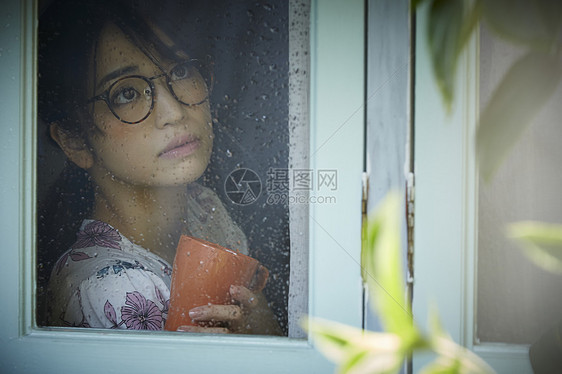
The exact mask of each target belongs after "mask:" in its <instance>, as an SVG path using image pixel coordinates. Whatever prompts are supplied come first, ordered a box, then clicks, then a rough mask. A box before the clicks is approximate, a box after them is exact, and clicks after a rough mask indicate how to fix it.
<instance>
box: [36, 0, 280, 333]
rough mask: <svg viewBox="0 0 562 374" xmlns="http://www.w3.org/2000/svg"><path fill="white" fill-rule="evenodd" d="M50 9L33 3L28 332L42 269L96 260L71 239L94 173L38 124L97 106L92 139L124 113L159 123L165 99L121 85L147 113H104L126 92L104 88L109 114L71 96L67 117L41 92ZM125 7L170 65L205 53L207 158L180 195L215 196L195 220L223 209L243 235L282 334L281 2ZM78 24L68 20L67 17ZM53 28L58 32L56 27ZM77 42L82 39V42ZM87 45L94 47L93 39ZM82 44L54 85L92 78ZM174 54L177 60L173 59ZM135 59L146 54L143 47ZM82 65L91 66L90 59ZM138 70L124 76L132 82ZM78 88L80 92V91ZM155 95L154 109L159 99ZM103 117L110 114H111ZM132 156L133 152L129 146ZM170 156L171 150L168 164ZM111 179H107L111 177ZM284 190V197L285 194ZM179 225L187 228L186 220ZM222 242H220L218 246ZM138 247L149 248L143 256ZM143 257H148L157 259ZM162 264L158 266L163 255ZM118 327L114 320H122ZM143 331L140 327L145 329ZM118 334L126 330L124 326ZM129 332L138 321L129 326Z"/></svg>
mask: <svg viewBox="0 0 562 374" xmlns="http://www.w3.org/2000/svg"><path fill="white" fill-rule="evenodd" d="M57 3H58V2H57V1H54V2H53V1H48V2H44V3H42V4H41V6H40V21H39V22H40V33H39V45H40V47H39V74H40V79H39V85H40V87H39V99H38V101H39V105H38V106H39V114H40V118H39V119H38V126H39V129H38V134H39V135H38V139H39V140H38V160H37V165H38V167H37V169H38V173H37V181H38V183H37V187H38V188H37V190H38V196H37V199H38V215H37V223H38V249H37V250H38V253H37V259H38V262H37V267H38V284H37V287H38V288H37V289H38V310H37V319H38V323H39V325H43V324H48V323H49V322H47V321H46V320H45V312H44V310H45V300H46V299H47V298H48V297H49V296H46V288H47V284H48V279H49V275H50V274H51V272H53V269H54V271H57V266H60V268H61V269H64V266H68V261H77V260H83V259H85V258H86V256H88V257H87V258H92V257H97V255H98V253H97V252H96V253H95V254H94V253H93V252H92V253H90V252H88V251H87V250H83V251H79V249H80V248H89V247H87V246H86V247H84V246H82V247H79V246H77V245H76V233H77V232H78V231H79V228H80V225H81V223H82V221H83V220H84V219H89V218H93V216H94V215H95V214H97V212H96V210H94V209H93V203H94V201H95V200H96V199H97V198H99V196H100V195H99V194H100V193H101V192H100V189H99V188H96V187H94V186H95V185H96V184H95V181H96V178H97V177H95V176H94V177H92V175H91V173H88V172H85V171H84V170H83V169H81V168H79V167H77V166H76V165H75V164H74V163H71V162H68V161H67V160H66V157H65V155H64V154H63V152H61V150H60V148H59V147H58V146H57V144H56V143H55V142H53V141H52V139H50V136H49V124H50V123H53V122H55V123H63V122H65V121H69V117H71V116H70V115H69V114H68V111H72V109H74V110H75V111H77V108H79V109H80V111H82V112H84V113H86V114H85V116H87V115H88V113H90V114H91V113H92V110H93V111H94V113H100V111H102V110H105V111H106V112H103V113H104V116H106V117H103V120H100V121H98V122H96V123H101V124H103V125H100V126H98V130H99V129H101V130H102V132H103V131H105V132H106V134H109V132H110V129H114V127H111V126H114V125H113V124H114V123H116V122H115V121H116V119H117V120H119V119H121V118H120V117H119V116H120V115H121V116H129V114H130V113H134V114H135V115H136V114H137V112H138V111H139V110H140V111H142V112H143V113H145V112H146V111H149V115H148V116H147V117H146V122H145V124H146V123H148V121H151V120H152V118H154V117H156V116H158V115H159V114H158V106H159V104H160V105H163V104H162V103H163V102H164V101H163V100H164V99H163V98H165V97H166V98H168V99H169V97H168V96H167V95H169V94H168V93H164V92H167V91H164V90H163V88H162V87H164V86H163V83H159V82H158V81H157V80H155V83H154V87H155V88H154V87H153V88H151V90H152V91H154V92H155V93H154V92H152V91H150V92H149V91H148V88H150V82H148V80H147V79H145V78H136V80H135V85H129V86H127V87H133V88H134V89H135V92H137V93H138V92H139V91H143V90H144V91H143V95H144V99H143V100H149V101H150V100H151V99H152V95H155V96H154V99H152V100H153V104H152V105H153V106H154V108H156V109H154V112H150V105H149V104H142V105H145V106H146V107H141V109H142V110H141V109H139V107H138V106H137V107H131V108H132V109H131V108H129V109H127V108H125V109H122V107H121V108H120V109H115V108H116V107H117V105H118V104H121V105H122V102H123V100H130V99H131V98H132V96H131V94H132V91H130V89H129V88H127V89H129V91H126V90H124V89H121V88H120V89H121V91H119V92H117V91H116V90H112V91H111V90H108V92H110V96H109V99H110V100H121V102H118V101H115V104H114V105H115V106H113V107H112V106H111V105H110V106H108V107H109V109H111V111H112V113H113V114H111V113H110V112H108V111H107V108H103V107H102V106H103V105H106V104H104V103H103V100H97V101H95V100H94V101H90V102H88V103H87V104H84V103H83V102H80V100H79V99H76V100H75V101H73V103H74V104H73V105H74V107H70V109H69V108H68V107H63V106H57V100H58V99H60V97H59V96H57V95H59V94H57V93H56V92H55V91H56V90H53V92H50V91H49V89H48V88H46V87H49V85H53V84H55V85H57V81H56V78H57V77H56V73H53V72H48V69H49V67H50V66H52V64H53V62H52V61H59V60H60V59H59V60H57V59H56V58H55V59H53V58H52V56H50V55H49V52H46V51H48V50H49V48H51V46H52V45H56V43H57V39H58V38H59V37H60V35H59V34H58V33H59V31H58V30H56V27H54V26H53V25H51V24H48V23H47V21H42V19H46V17H52V15H51V14H50V12H51V10H50V9H52V7H56V6H57ZM134 4H135V7H136V8H135V9H136V10H138V11H139V14H142V15H149V16H150V22H149V24H150V25H156V26H157V28H159V29H161V30H162V32H163V33H164V34H165V35H172V36H173V38H172V40H173V42H172V47H171V48H170V42H168V40H167V39H166V38H163V39H164V43H163V44H164V45H165V46H166V47H168V49H170V50H171V51H172V54H173V53H176V57H177V56H180V57H184V56H183V55H182V53H184V52H183V51H187V54H188V55H189V58H197V59H200V60H203V59H207V58H208V57H209V56H211V57H212V63H210V64H209V66H210V67H212V70H213V84H212V90H211V89H210V87H209V103H210V106H209V113H210V121H208V122H209V123H207V125H208V126H211V127H212V131H213V137H214V139H213V145H212V152H211V155H210V159H209V162H208V165H207V166H206V167H205V168H204V172H203V173H202V175H201V176H200V177H198V178H197V179H196V180H195V181H194V182H193V183H197V184H198V185H200V186H203V187H204V188H205V189H204V190H197V189H195V190H194V189H193V188H192V185H189V184H188V185H187V186H186V188H187V191H188V192H187V195H188V196H191V197H192V198H193V199H197V198H200V197H201V196H208V195H205V193H201V191H207V190H206V189H209V190H210V191H212V194H211V195H210V196H215V195H216V197H218V200H214V199H211V201H209V200H205V201H203V203H200V204H199V206H200V207H202V209H203V211H202V212H201V211H199V212H196V213H197V220H198V221H197V222H198V223H199V224H201V225H203V226H204V225H207V224H208V225H209V226H211V225H212V224H213V223H212V221H213V220H219V219H221V216H220V215H221V214H223V211H225V212H227V214H228V215H229V216H230V217H231V218H232V221H233V223H234V225H236V226H238V227H239V228H240V229H241V231H242V232H243V233H244V236H245V238H247V243H248V248H249V255H250V256H252V257H254V258H256V259H257V260H259V261H260V262H261V263H262V264H263V265H264V266H265V267H267V269H268V270H269V281H268V283H267V286H266V288H265V290H264V294H265V296H266V298H267V300H268V301H269V306H270V307H271V310H272V311H273V312H274V314H275V316H276V318H277V320H278V322H279V325H280V326H281V328H282V330H283V333H284V334H287V333H288V298H289V283H290V280H289V274H290V255H291V249H290V238H291V237H290V232H289V223H290V222H289V218H290V217H289V204H288V201H287V199H279V198H274V199H272V198H271V195H272V193H273V192H274V191H273V189H274V188H280V187H281V188H285V187H286V186H287V184H286V183H288V179H285V178H286V177H287V178H288V173H283V171H287V170H288V168H289V143H290V140H289V138H290V133H289V122H288V119H289V4H288V3H287V2H281V1H280V2H274V3H273V2H272V3H269V2H261V1H238V2H234V3H230V2H226V1H225V2H202V1H195V2H189V4H185V3H183V2H179V1H177V2H175V1H169V0H167V1H164V2H158V4H155V3H154V2H134ZM79 17H80V16H78V15H77V18H79ZM127 21H128V20H127ZM42 22H43V23H42ZM92 22H93V21H92ZM125 24H127V22H125ZM55 25H57V24H56V23H55ZM53 27H54V28H53ZM61 30H62V29H61ZM60 32H62V31H60ZM144 38H146V37H145V36H144V35H143V36H142V38H141V39H142V40H144ZM53 40H54V41H53ZM70 40H71V41H76V40H75V39H73V38H70ZM86 40H88V39H87V38H86ZM84 44H87V42H84ZM90 44H92V45H93V44H95V43H90ZM133 44H134V43H133ZM65 45H66V46H69V45H71V44H68V43H67V44H65ZM135 45H136V44H135ZM91 48H92V47H91V46H90V47H84V46H82V50H80V51H75V52H72V53H68V56H71V58H74V57H72V56H73V54H74V55H76V56H77V60H76V61H77V62H76V64H75V67H76V69H75V70H74V71H72V72H70V71H68V70H67V71H64V73H65V77H60V80H61V84H64V83H68V80H71V79H75V80H76V79H77V78H76V77H85V78H84V81H88V79H90V80H91V79H92V74H91V73H88V70H87V67H83V68H82V70H81V68H80V67H79V66H80V65H79V62H80V56H83V54H85V53H86V54H87V53H91ZM96 48H97V49H96V53H99V54H100V55H102V53H103V47H102V46H97V47H96ZM147 48H148V49H149V54H153V55H155V56H157V57H159V56H163V55H164V53H162V52H160V51H159V50H158V47H157V48H156V52H154V51H153V50H152V48H153V46H152V45H151V44H150V43H148V47H147ZM179 50H181V51H182V52H178V51H179ZM141 52H142V53H145V52H146V51H141ZM107 53H112V52H111V51H110V52H107ZM145 55H146V53H145ZM110 56H112V55H110ZM59 57H60V56H59ZM157 59H158V60H159V61H160V60H161V61H166V58H164V57H162V58H157ZM89 61H90V63H91V61H92V59H90V60H89ZM147 61H148V60H147ZM103 63H105V62H99V61H96V62H95V63H94V64H98V65H96V66H102V65H101V64H103ZM49 64H51V65H49ZM149 64H150V63H149V62H145V65H142V66H141V67H140V69H139V71H140V73H144V72H145V71H144V70H143V69H148V68H146V66H147V65H149ZM162 65H163V66H162V68H163V69H162V71H166V66H164V65H166V63H165V62H163V63H162ZM110 66H111V64H110ZM90 67H91V65H90ZM151 69H154V67H151ZM140 73H139V72H133V74H140ZM176 73H177V72H175V73H174V74H176ZM180 73H181V72H180ZM59 74H60V72H59ZM66 74H68V77H66ZM169 74H171V73H169ZM141 75H142V74H141ZM144 75H145V76H146V77H147V78H151V79H152V76H149V74H148V73H147V74H144ZM154 76H157V75H154ZM174 77H176V76H174ZM176 78H177V77H176ZM156 79H161V78H156ZM166 79H168V78H164V79H162V81H165V80H166ZM169 83H170V82H168V84H169ZM190 84H192V85H193V84H195V83H192V82H191V81H190ZM90 86H91V84H90ZM137 86H138V87H140V88H138V87H137ZM141 86H142V87H141ZM144 86H146V87H148V88H146V87H144ZM209 86H210V85H209ZM104 87H106V86H104ZM115 87H119V86H115ZM89 88H91V87H89ZM89 88H88V92H90V90H89ZM96 88H97V87H96ZM173 90H174V89H172V90H171V91H169V92H171V94H172V95H174V92H172V91H173ZM175 90H177V88H176V89H175ZM92 91H93V92H94V93H95V94H96V95H97V94H98V93H99V92H98V91H101V90H97V91H96V89H95V88H94V89H93V90H92ZM178 92H179V91H178ZM119 95H120V96H119ZM177 95H178V94H176V99H177V100H178V101H179V102H181V100H180V98H181V97H180V98H178V97H177ZM180 96H181V95H180ZM76 97H77V96H75V98H76ZM170 97H172V96H170ZM159 98H160V100H161V101H160V102H159V101H158V100H159ZM67 102H68V100H67ZM139 105H140V104H139ZM180 105H181V104H180ZM100 108H101V109H100ZM184 109H185V108H184ZM116 113H117V114H116ZM141 114H142V113H141ZM111 115H114V116H113V117H112V116H111ZM133 117H134V116H133ZM140 117H142V116H140ZM140 117H139V118H140ZM131 118H132V117H131ZM136 121H138V118H136V117H135V118H133V119H130V120H128V121H125V122H124V123H122V125H123V126H145V125H143V124H142V122H141V123H139V124H135V123H133V122H136ZM141 121H142V120H141ZM155 121H157V120H155ZM85 122H88V120H86V119H85V120H84V123H85ZM131 123H133V124H131ZM155 123H156V122H155ZM88 129H89V128H87V129H86V131H88ZM98 130H96V131H98ZM119 131H122V130H119ZM202 131H203V130H202ZM124 139H125V145H123V143H121V145H119V147H123V148H120V149H125V148H124V147H125V146H130V144H129V143H127V142H132V139H133V138H132V137H126V138H124ZM155 141H156V140H155ZM203 142H204V141H203ZM86 143H87V144H71V145H70V147H71V148H72V147H75V148H79V147H81V146H85V147H86V148H89V149H90V150H92V149H95V147H96V146H95V145H93V144H92V143H91V142H86ZM143 144H144V143H143ZM143 144H139V147H143V146H144V145H143ZM146 144H149V143H146ZM131 149H134V147H132V148H131ZM132 152H133V151H131V153H127V152H124V154H126V156H127V157H133V156H131V155H132V154H133V153H132ZM147 152H148V151H147ZM167 152H168V151H167ZM174 152H175V151H174ZM67 153H68V152H67ZM110 153H111V152H110ZM168 153H169V152H168ZM172 153H173V152H172ZM105 155H106V156H104V154H103V153H101V154H100V155H99V156H97V157H98V158H103V159H108V160H109V154H108V153H106V154H105ZM173 155H175V153H173V154H172V155H171V156H173ZM95 160H97V159H95ZM145 166H146V165H142V166H138V167H133V168H132V169H134V170H132V169H131V168H129V170H127V172H128V173H130V175H133V173H134V172H135V171H141V170H144V168H145ZM137 168H138V170H137ZM86 169H87V168H86ZM90 171H91V170H90ZM158 172H159V169H158V170H156V171H155V172H154V174H153V175H152V179H153V180H156V179H157V178H158V177H157V176H156V177H154V175H159V174H158ZM127 176H129V174H127ZM112 178H114V179H115V175H112ZM131 178H132V177H131ZM174 178H175V174H174ZM149 179H150V178H149ZM92 182H94V183H92ZM284 186H285V187H284ZM279 192H280V191H279V189H277V190H276V194H274V195H275V196H279ZM281 192H283V191H281ZM286 192H287V193H288V190H287V191H286ZM198 201H199V200H198ZM220 205H222V206H220ZM185 221H186V222H187V221H189V217H188V218H186V219H185ZM188 226H189V225H188ZM95 229H96V230H99V227H95ZM116 229H117V230H119V232H120V233H121V234H123V235H124V236H127V235H125V234H126V230H125V229H121V228H120V227H116ZM189 231H190V232H188V233H191V234H193V235H194V236H195V235H196V233H198V232H200V231H198V230H197V229H193V228H192V229H189ZM84 232H86V231H84ZM201 232H205V230H204V229H203V230H202V231H201ZM208 232H211V233H212V232H215V231H213V230H210V231H208ZM94 234H96V235H98V234H99V231H95V233H94ZM94 234H92V235H94ZM136 235H137V234H136V233H135V234H134V235H132V236H131V237H129V238H128V239H131V240H132V241H133V242H139V243H144V242H143V240H144V239H143V238H142V234H139V235H138V236H136ZM225 235H226V234H225ZM168 236H169V238H170V239H169V240H170V242H175V243H177V241H178V240H179V237H177V235H176V236H174V235H171V236H170V235H169V234H168ZM226 236H228V235H226ZM79 239H80V237H79ZM204 239H207V240H209V241H213V239H214V238H213V237H205V238H204ZM92 240H93V239H92ZM226 242H228V240H226ZM88 243H89V244H87V245H90V244H91V243H90V242H88ZM98 244H99V243H98ZM221 244H223V245H224V243H221ZM84 245H86V244H84ZM71 246H72V248H73V251H74V252H70V254H69V256H67V258H65V259H64V261H62V262H61V261H59V262H58V263H57V259H59V257H60V256H61V255H63V253H64V252H65V251H66V250H67V249H69V248H70V247H71ZM141 246H142V245H141ZM147 249H149V250H151V248H147ZM151 252H152V251H151ZM153 252H154V253H157V252H158V251H153ZM80 256H82V257H80ZM162 258H164V259H166V258H165V257H164V256H163V257H162ZM65 261H66V262H65ZM168 262H171V261H168ZM127 264H130V266H132V267H135V266H137V265H135V262H134V261H132V262H130V263H129V262H123V264H121V265H119V266H122V268H123V269H125V270H126V269H128V268H127V266H129V265H127ZM112 266H113V267H112V268H111V269H110V271H115V272H116V273H117V270H115V269H116V268H115V266H114V265H112ZM118 270H119V269H118ZM159 270H160V271H162V272H163V273H165V272H167V271H168V269H167V267H164V266H162V267H161V268H160V269H156V270H154V272H155V273H158V272H159ZM103 275H105V273H104V274H101V275H100V274H99V273H98V274H97V276H98V278H100V277H101V276H103ZM70 286H73V285H70ZM156 294H157V295H158V297H156V299H159V300H157V301H155V303H156V304H158V302H161V303H160V304H158V305H159V308H160V309H161V311H162V312H164V308H165V304H166V300H164V299H165V297H163V298H164V299H161V298H160V296H161V294H160V291H158V290H157V291H156ZM129 296H130V295H127V304H126V306H125V308H127V307H136V306H138V305H140V304H138V303H137V301H138V300H137V299H135V300H136V301H133V300H132V299H131V298H129ZM131 297H132V296H131ZM139 302H140V301H139ZM135 303H136V304H135ZM110 305H111V304H110ZM143 305H144V304H143ZM121 311H122V310H121ZM119 312H120V310H119V309H118V308H113V309H112V308H110V307H109V306H107V304H106V308H105V309H104V311H103V313H104V315H105V317H106V318H108V319H109V320H110V321H112V323H114V325H115V326H117V325H118V323H117V322H118V321H116V319H117V317H116V316H115V313H117V314H118V313H119ZM127 316H128V317H131V314H130V313H129V314H128V315H127ZM121 323H122V324H125V323H126V321H125V319H123V322H121ZM131 324H132V322H131ZM72 325H76V324H72ZM131 326H132V325H131ZM143 326H145V327H146V326H147V325H143ZM127 327H129V324H128V323H127ZM136 327H138V325H135V328H136Z"/></svg>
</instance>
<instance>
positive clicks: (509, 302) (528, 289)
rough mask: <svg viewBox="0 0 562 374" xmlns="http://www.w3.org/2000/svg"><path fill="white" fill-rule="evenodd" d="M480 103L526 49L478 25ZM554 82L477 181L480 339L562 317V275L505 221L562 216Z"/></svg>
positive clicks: (545, 329) (513, 339)
mask: <svg viewBox="0 0 562 374" xmlns="http://www.w3.org/2000/svg"><path fill="white" fill-rule="evenodd" d="M480 48H481V49H480V100H481V102H480V107H481V108H484V106H485V104H486V103H487V102H488V101H489V99H490V97H491V95H492V92H493V91H492V90H493V88H494V87H496V85H497V84H498V83H499V81H500V79H501V78H502V76H503V75H504V74H505V72H506V71H507V69H508V68H509V66H511V65H512V64H513V63H514V62H515V61H517V60H518V59H519V58H520V57H522V56H523V55H524V54H525V53H526V51H525V50H524V49H523V48H518V47H515V46H513V44H507V43H505V42H501V41H500V40H498V39H497V38H496V37H494V35H493V34H491V33H490V32H489V31H488V30H487V29H485V28H483V29H482V32H481V39H480ZM561 98H562V86H560V85H559V87H558V88H557V90H556V91H555V92H554V94H553V96H552V97H551V99H550V100H549V101H548V102H547V103H545V106H544V107H543V109H542V111H541V112H540V113H539V115H538V116H537V117H536V118H535V120H534V121H533V123H532V124H531V126H530V127H529V128H528V129H527V130H526V132H525V133H524V134H523V136H522V138H521V139H520V141H519V142H518V143H517V144H516V146H515V147H514V149H513V151H512V152H511V153H510V155H509V157H508V158H507V159H506V161H505V162H504V163H503V164H502V165H501V167H500V168H499V169H498V171H497V173H496V174H495V175H494V178H493V180H492V181H491V182H489V183H486V182H484V181H480V183H479V203H478V277H477V282H478V283H477V284H478V286H477V339H478V341H480V342H507V343H515V344H531V343H534V342H535V341H537V340H538V339H539V338H540V337H541V336H542V335H543V334H550V333H549V331H550V332H552V331H553V329H554V328H555V326H556V325H557V324H558V323H559V322H560V311H561V310H562V294H561V293H560V287H562V277H560V276H559V275H558V274H553V273H550V272H548V271H545V270H544V269H542V268H539V267H538V266H536V265H534V264H533V263H532V262H531V261H530V260H529V258H528V257H526V256H525V255H524V254H523V253H522V251H521V250H520V249H519V248H518V247H517V245H516V243H514V242H513V241H510V240H509V239H508V238H507V237H506V231H505V229H506V226H507V225H508V224H509V223H512V222H516V221H524V220H534V221H543V222H549V223H558V224H559V223H561V222H562V200H561V199H560V197H559V191H560V188H561V187H562V177H561V174H560V172H559V165H560V162H561V161H562V152H561V149H560V146H559V144H558V143H559V139H560V138H561V136H562V132H561V128H560V126H559V124H558V117H559V116H558V114H557V113H558V110H557V106H558V105H557V103H559V102H560V100H561Z"/></svg>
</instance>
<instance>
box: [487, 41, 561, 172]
mask: <svg viewBox="0 0 562 374" xmlns="http://www.w3.org/2000/svg"><path fill="white" fill-rule="evenodd" d="M560 72H561V70H560V65H559V60H558V58H557V57H556V56H552V55H547V54H544V53H540V52H530V53H528V54H527V55H525V56H524V57H522V58H521V59H520V60H518V61H517V62H516V63H515V64H514V65H513V66H512V67H511V68H510V69H509V71H508V72H507V74H506V75H505V77H504V78H503V80H502V82H501V83H500V84H499V85H498V87H497V88H496V90H495V92H494V94H493V95H492V98H491V100H490V102H489V103H488V105H487V107H486V108H485V109H484V111H483V112H482V114H481V116H480V123H479V125H478V129H477V131H476V147H477V153H476V154H477V155H478V158H479V166H480V172H481V175H482V176H483V177H484V179H485V180H490V179H491V177H492V175H493V173H494V172H495V171H496V169H497V168H498V167H499V165H500V164H501V162H502V161H503V160H504V158H505V157H506V156H507V154H508V151H509V150H510V149H511V147H512V146H513V145H514V144H515V142H516V141H517V139H519V137H520V135H521V134H522V133H523V130H525V128H526V127H527V126H528V125H529V124H530V122H531V120H532V119H533V118H534V116H535V115H536V114H537V113H538V111H539V110H540V109H541V108H542V106H543V105H544V104H545V103H546V101H547V100H548V99H549V98H550V96H551V95H552V93H553V92H554V90H555V89H556V86H557V85H558V82H559V80H560Z"/></svg>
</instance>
